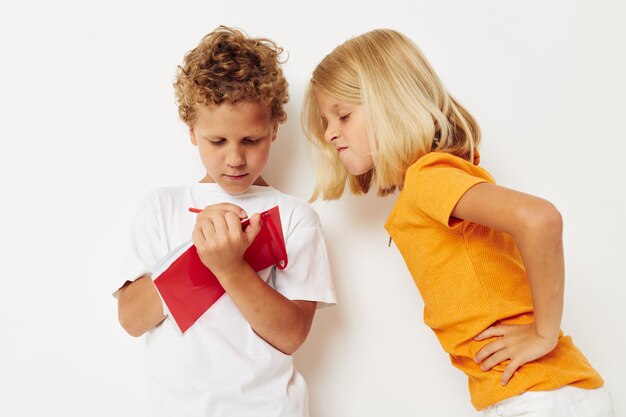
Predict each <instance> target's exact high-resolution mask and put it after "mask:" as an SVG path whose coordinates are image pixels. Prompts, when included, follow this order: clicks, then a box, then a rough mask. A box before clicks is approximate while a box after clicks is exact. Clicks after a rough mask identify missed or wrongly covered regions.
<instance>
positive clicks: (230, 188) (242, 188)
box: [218, 179, 254, 195]
mask: <svg viewBox="0 0 626 417" xmlns="http://www.w3.org/2000/svg"><path fill="white" fill-rule="evenodd" d="M218 184H219V186H220V187H221V188H222V189H223V190H224V191H226V192H227V193H228V194H231V195H237V194H242V193H245V192H246V191H248V190H249V189H250V187H252V186H253V185H254V182H251V181H250V179H246V180H244V181H241V182H237V181H229V180H221V181H218Z"/></svg>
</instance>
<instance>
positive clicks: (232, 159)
mask: <svg viewBox="0 0 626 417" xmlns="http://www.w3.org/2000/svg"><path fill="white" fill-rule="evenodd" d="M245 163H246V158H245V157H244V155H243V153H242V152H239V151H238V150H233V151H231V152H229V153H228V157H227V158H226V165H228V166H229V167H232V168H237V167H240V166H242V165H244V164H245Z"/></svg>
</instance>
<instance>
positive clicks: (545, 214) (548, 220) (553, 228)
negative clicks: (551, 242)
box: [542, 201, 563, 237]
mask: <svg viewBox="0 0 626 417" xmlns="http://www.w3.org/2000/svg"><path fill="white" fill-rule="evenodd" d="M542 224H543V227H544V228H545V230H547V231H549V232H551V233H554V234H555V235H558V236H559V237H560V236H561V235H562V234H563V216H561V212H559V210H558V209H557V208H556V207H555V206H554V204H552V203H550V202H548V201H546V204H545V207H544V208H543V210H542Z"/></svg>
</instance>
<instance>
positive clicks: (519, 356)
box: [474, 323, 558, 385]
mask: <svg viewBox="0 0 626 417" xmlns="http://www.w3.org/2000/svg"><path fill="white" fill-rule="evenodd" d="M492 337H493V338H496V339H495V340H494V341H492V342H490V343H488V344H486V345H485V346H483V348H482V349H480V350H479V351H478V352H477V353H476V356H475V357H474V361H475V362H476V363H480V364H481V366H480V368H481V369H482V370H483V371H488V370H490V369H491V368H493V367H494V366H496V365H498V364H500V363H502V362H504V361H506V360H510V361H511V362H510V363H509V364H508V365H507V366H506V368H505V369H504V372H503V373H502V380H501V381H500V383H501V384H502V385H506V384H507V383H508V382H509V380H510V379H511V377H512V376H513V374H514V373H515V371H516V370H517V369H518V368H519V367H520V366H522V365H523V364H525V363H527V362H531V361H534V360H535V359H539V358H541V357H543V356H545V355H546V354H548V353H550V352H551V351H552V350H553V349H554V348H555V347H556V344H557V340H558V335H557V336H556V337H550V338H546V337H543V336H541V335H540V334H538V333H537V329H536V326H535V323H530V324H518V325H495V326H491V327H489V328H488V329H486V330H485V331H483V332H482V333H481V334H479V335H478V336H476V337H475V338H474V340H476V341H480V340H485V339H489V338H492Z"/></svg>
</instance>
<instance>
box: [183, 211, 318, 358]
mask: <svg viewBox="0 0 626 417" xmlns="http://www.w3.org/2000/svg"><path fill="white" fill-rule="evenodd" d="M240 211H241V208H239V207H237V206H234V205H232V204H227V203H222V204H216V205H213V206H209V207H207V208H205V209H204V210H203V211H202V212H201V213H199V214H198V216H197V218H196V226H195V228H194V231H193V234H192V241H193V243H194V245H195V246H196V249H197V251H198V255H199V256H200V259H201V260H202V262H203V263H204V265H205V266H207V267H208V268H209V269H210V270H211V271H212V272H213V273H214V274H215V276H216V277H217V279H218V280H219V281H220V284H222V287H224V290H225V291H226V292H227V293H228V295H229V296H230V298H231V299H232V300H233V302H234V303H235V304H236V305H237V307H238V308H239V310H240V311H241V313H242V314H243V315H244V317H245V318H246V320H247V321H248V323H250V326H252V328H253V329H254V331H255V332H256V333H257V334H258V335H259V336H260V337H262V338H263V339H264V340H265V341H266V342H268V343H269V344H271V345H272V346H274V347H275V348H276V349H278V350H280V351H281V352H283V353H286V354H292V353H294V352H295V351H296V350H297V349H298V348H299V347H300V345H302V343H304V341H305V339H306V337H307V336H308V334H309V330H310V328H311V323H312V322H313V316H314V315H315V309H316V306H317V303H316V302H314V301H300V300H290V299H288V298H286V297H285V296H283V295H282V294H280V293H279V292H277V291H276V290H274V289H273V288H272V287H270V286H269V285H267V283H265V281H263V280H262V279H261V277H259V275H258V274H257V273H256V272H255V271H254V269H252V268H251V267H250V265H248V263H247V262H246V261H245V260H244V259H243V254H244V252H245V251H246V249H247V248H248V246H249V245H250V243H252V241H253V240H254V238H255V237H256V235H257V234H258V233H259V230H260V229H261V223H260V216H259V215H258V214H255V215H254V216H252V217H251V219H250V225H249V226H248V227H247V228H246V230H245V231H242V230H241V220H240V218H239V217H238V216H237V215H236V214H234V213H238V212H240Z"/></svg>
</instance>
